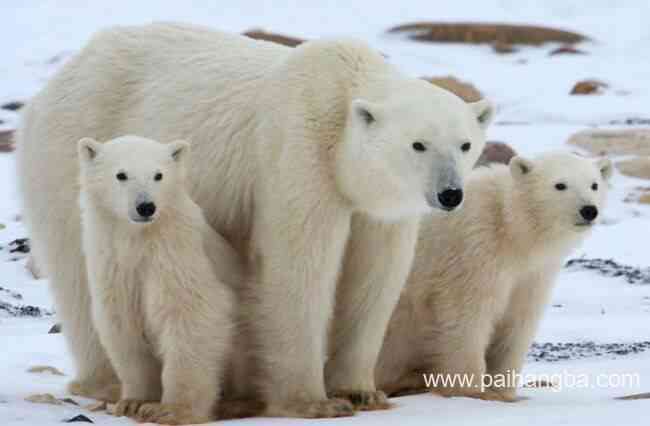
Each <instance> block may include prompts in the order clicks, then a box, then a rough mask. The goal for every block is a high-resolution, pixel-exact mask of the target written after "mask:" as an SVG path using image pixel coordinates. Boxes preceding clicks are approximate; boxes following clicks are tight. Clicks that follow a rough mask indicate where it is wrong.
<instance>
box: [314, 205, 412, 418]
mask: <svg viewBox="0 0 650 426" xmlns="http://www.w3.org/2000/svg"><path fill="white" fill-rule="evenodd" d="M418 221H419V220H418V219H411V220H405V221H402V222H399V223H394V224H386V223H382V222H379V221H376V220H375V219H373V218H371V217H369V216H367V215H364V214H355V215H354V216H353V218H352V228H351V236H350V240H349V242H348V246H347V250H346V254H345V258H344V268H343V274H342V276H341V279H340V281H339V283H338V288H337V295H336V306H335V315H334V319H333V324H332V339H331V342H330V354H331V358H330V360H329V361H328V363H327V366H326V369H325V378H326V383H327V390H328V393H329V394H331V395H333V396H340V397H343V398H346V399H348V400H350V401H351V402H352V403H353V404H354V405H355V406H356V407H357V408H359V409H361V410H381V409H386V408H389V407H390V404H389V403H388V399H387V398H386V395H385V394H384V393H383V392H381V391H378V390H377V388H376V386H375V365H376V363H377V359H378V357H379V351H380V350H381V347H382V343H383V339H384V335H385V333H386V328H387V326H388V321H389V320H390V318H391V315H392V313H393V310H394V308H395V305H396V304H397V302H398V300H399V296H400V292H401V291H402V288H403V287H404V284H405V283H406V279H407V277H408V274H409V271H410V268H411V264H412V261H413V256H414V251H415V244H416V241H417V232H418Z"/></svg>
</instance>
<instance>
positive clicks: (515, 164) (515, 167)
mask: <svg viewBox="0 0 650 426" xmlns="http://www.w3.org/2000/svg"><path fill="white" fill-rule="evenodd" d="M533 167H534V166H533V162H532V161H530V160H526V159H525V158H523V157H519V156H517V157H513V158H512V159H511V160H510V173H511V174H512V177H514V178H520V177H522V176H525V175H527V174H528V173H530V172H531V171H532V170H533Z"/></svg>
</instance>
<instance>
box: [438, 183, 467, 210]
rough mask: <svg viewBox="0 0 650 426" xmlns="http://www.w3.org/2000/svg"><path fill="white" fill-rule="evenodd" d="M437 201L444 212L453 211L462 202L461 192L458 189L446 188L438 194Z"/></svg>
mask: <svg viewBox="0 0 650 426" xmlns="http://www.w3.org/2000/svg"><path fill="white" fill-rule="evenodd" d="M438 201H439V202H440V205H441V206H442V207H443V208H444V209H446V210H453V209H455V208H456V207H458V206H459V205H460V203H462V202H463V190H462V189H458V188H447V189H445V190H444V191H442V192H439V193H438Z"/></svg>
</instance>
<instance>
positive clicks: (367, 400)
mask: <svg viewBox="0 0 650 426" xmlns="http://www.w3.org/2000/svg"><path fill="white" fill-rule="evenodd" d="M332 397H334V398H342V399H347V400H348V401H350V402H351V403H352V405H353V406H354V408H355V409H356V410H361V411H375V410H388V409H389V408H391V407H392V404H391V403H390V402H388V397H387V396H386V394H385V393H384V392H382V391H337V392H333V393H332Z"/></svg>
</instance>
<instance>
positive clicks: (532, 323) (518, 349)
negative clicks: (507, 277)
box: [486, 273, 552, 402]
mask: <svg viewBox="0 0 650 426" xmlns="http://www.w3.org/2000/svg"><path fill="white" fill-rule="evenodd" d="M551 287H552V279H551V278H549V277H548V276H546V274H544V273H542V274H530V275H529V276H527V277H526V279H524V280H522V281H521V282H518V283H517V286H516V287H515V289H514V292H513V294H512V297H511V302H510V304H509V306H508V310H507V313H506V315H505V317H504V318H503V320H502V321H501V323H500V324H499V326H498V327H497V329H496V330H495V333H494V338H493V341H492V344H491V345H490V348H489V350H488V352H487V358H486V359H487V368H488V374H490V375H491V377H492V381H493V382H494V383H496V385H495V386H493V391H494V392H498V393H499V394H500V395H502V396H503V398H504V399H505V400H509V401H513V402H514V401H518V400H519V399H521V398H518V397H517V386H518V385H520V384H519V383H516V381H515V380H514V378H517V377H519V374H520V373H521V370H522V367H523V365H524V361H525V360H526V354H527V353H528V349H529V348H530V344H531V343H532V340H533V337H534V336H535V332H536V330H537V326H538V324H539V321H540V319H541V317H542V314H543V312H544V308H545V307H546V305H547V303H548V299H549V293H550V290H551ZM504 378H506V379H507V378H509V380H505V379H504ZM524 384H525V383H524ZM521 385H523V384H521Z"/></svg>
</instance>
